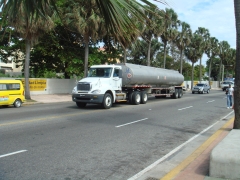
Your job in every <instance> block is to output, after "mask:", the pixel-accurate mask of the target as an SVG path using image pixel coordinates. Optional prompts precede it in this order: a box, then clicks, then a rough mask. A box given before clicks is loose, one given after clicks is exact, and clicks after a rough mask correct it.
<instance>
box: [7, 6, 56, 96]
mask: <svg viewBox="0 0 240 180" xmlns="http://www.w3.org/2000/svg"><path fill="white" fill-rule="evenodd" d="M18 5H19V7H17V8H18V13H19V14H18V16H13V15H12V14H9V13H10V12H13V11H14V8H15V7H13V6H10V4H6V6H5V8H6V9H7V10H8V11H4V10H5V9H3V12H4V18H6V21H5V22H6V23H7V24H8V25H9V26H10V27H13V28H14V29H15V31H16V32H17V33H18V34H19V35H20V37H22V38H23V39H25V45H26V46H25V47H26V57H25V67H24V76H25V98H26V99H31V96H30V89H29V63H30V49H31V47H32V46H33V45H34V44H36V43H37V41H38V38H39V37H40V36H41V35H42V34H44V33H45V32H47V31H50V30H51V29H53V28H54V22H53V21H52V18H53V15H54V14H53V13H52V12H51V11H50V8H49V7H45V8H46V9H45V10H44V11H45V17H44V18H42V17H39V18H38V19H35V23H31V22H32V20H33V19H31V17H30V16H27V14H26V12H25V10H26V9H25V8H26V7H25V6H24V3H22V4H18Z"/></svg>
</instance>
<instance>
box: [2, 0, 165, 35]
mask: <svg viewBox="0 0 240 180" xmlns="http://www.w3.org/2000/svg"><path fill="white" fill-rule="evenodd" d="M95 1H96V4H97V6H98V8H99V11H100V13H101V14H102V16H103V18H104V20H105V22H106V29H107V31H108V32H111V33H112V34H114V33H122V34H123V35H124V34H126V33H127V32H125V31H124V30H123V29H125V30H126V29H132V28H135V26H134V23H133V22H132V21H131V19H130V18H129V16H128V14H126V13H125V11H123V10H122V7H124V8H125V9H127V10H128V11H129V12H131V13H132V14H133V15H134V16H135V17H137V18H138V19H139V20H143V19H145V15H144V13H143V12H142V9H139V8H138V7H141V8H144V5H145V4H146V5H148V6H154V5H153V4H152V3H150V2H149V1H148V0H140V2H139V1H135V0H132V1H127V0H117V1H116V0H104V1H103V0H95ZM155 1H157V2H159V3H162V4H167V3H166V1H164V0H155ZM62 2H64V1H63V0H57V1H56V0H0V7H2V11H4V12H6V13H8V14H11V16H12V17H13V18H16V17H17V16H19V12H20V11H21V10H20V8H19V7H20V5H22V6H23V8H24V9H25V13H26V16H27V17H28V18H29V19H31V21H30V23H35V22H36V21H37V20H38V18H39V17H43V18H46V17H47V16H46V15H47V14H48V10H49V7H50V8H51V9H50V10H52V11H56V12H57V13H58V14H59V10H58V8H57V6H58V4H62ZM2 18H3V20H6V19H7V17H6V16H2Z"/></svg>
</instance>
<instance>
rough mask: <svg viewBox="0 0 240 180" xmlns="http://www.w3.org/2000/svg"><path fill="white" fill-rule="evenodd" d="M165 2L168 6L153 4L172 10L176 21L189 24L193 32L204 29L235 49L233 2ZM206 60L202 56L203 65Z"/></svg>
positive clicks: (174, 0) (195, 0)
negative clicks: (176, 15) (176, 18)
mask: <svg viewBox="0 0 240 180" xmlns="http://www.w3.org/2000/svg"><path fill="white" fill-rule="evenodd" d="M151 2H153V1H151ZM166 2H168V4H169V6H164V5H162V4H160V3H156V2H155V4H157V5H158V6H159V7H160V8H161V9H165V8H166V7H167V8H172V9H174V11H175V12H176V13H177V14H178V19H179V20H181V21H185V22H186V23H188V24H190V26H191V29H192V31H193V32H194V31H196V30H197V29H198V27H204V28H206V29H208V30H209V32H210V35H211V37H215V38H217V39H218V40H219V41H227V42H228V43H229V44H230V46H231V48H236V28H235V15H234V4H233V0H166ZM206 59H207V57H206V56H204V60H203V61H204V63H205V62H206ZM203 65H204V64H203Z"/></svg>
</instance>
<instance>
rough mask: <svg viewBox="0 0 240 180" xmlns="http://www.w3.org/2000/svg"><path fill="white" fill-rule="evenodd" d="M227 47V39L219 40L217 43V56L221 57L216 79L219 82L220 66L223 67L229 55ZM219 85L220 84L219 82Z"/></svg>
mask: <svg viewBox="0 0 240 180" xmlns="http://www.w3.org/2000/svg"><path fill="white" fill-rule="evenodd" d="M229 49H230V45H229V44H228V42H227V41H221V42H220V43H219V57H220V59H221V61H220V71H219V76H218V81H219V82H220V79H221V72H222V68H223V63H224V61H226V59H228V57H229V53H230V51H229ZM222 76H223V74H222ZM219 86H220V84H219Z"/></svg>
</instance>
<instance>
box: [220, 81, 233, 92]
mask: <svg viewBox="0 0 240 180" xmlns="http://www.w3.org/2000/svg"><path fill="white" fill-rule="evenodd" d="M229 84H231V86H232V87H233V88H234V82H233V81H223V82H222V83H221V89H222V90H223V91H226V89H227V88H228V87H229Z"/></svg>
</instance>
